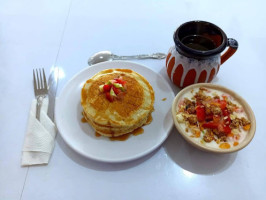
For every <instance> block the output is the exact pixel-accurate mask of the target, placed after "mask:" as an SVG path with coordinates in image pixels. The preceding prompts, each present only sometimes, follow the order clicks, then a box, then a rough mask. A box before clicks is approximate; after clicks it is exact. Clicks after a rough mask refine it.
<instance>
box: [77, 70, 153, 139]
mask: <svg viewBox="0 0 266 200" xmlns="http://www.w3.org/2000/svg"><path fill="white" fill-rule="evenodd" d="M118 77H122V78H123V80H124V81H126V92H125V93H124V95H123V97H122V98H119V99H115V100H114V101H113V102H110V101H109V100H108V99H107V98H106V96H105V93H103V92H101V91H100V90H99V86H100V85H103V84H105V83H107V82H108V81H109V80H113V79H114V78H118ZM153 104H154V91H153V88H152V86H151V85H150V84H149V82H148V81H147V80H146V79H145V78H144V77H143V76H141V75H140V74H138V73H136V72H134V71H132V70H130V69H106V70H103V71H100V72H98V73H97V74H95V75H94V76H93V77H92V78H90V79H89V80H87V82H86V83H85V84H84V86H83V88H82V91H81V105H82V107H83V116H84V117H85V119H86V120H87V122H88V123H89V124H90V125H91V126H92V127H93V128H94V129H95V131H96V132H97V133H99V134H100V135H103V136H107V137H117V136H121V135H124V134H126V133H130V132H132V131H133V130H135V129H137V128H139V127H141V126H143V125H144V124H146V123H147V122H148V121H150V120H148V119H149V117H150V115H151V113H152V111H153V110H154V109H153Z"/></svg>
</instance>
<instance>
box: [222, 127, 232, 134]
mask: <svg viewBox="0 0 266 200" xmlns="http://www.w3.org/2000/svg"><path fill="white" fill-rule="evenodd" d="M223 132H224V133H226V134H230V133H231V128H230V127H229V126H225V127H224V130H223Z"/></svg>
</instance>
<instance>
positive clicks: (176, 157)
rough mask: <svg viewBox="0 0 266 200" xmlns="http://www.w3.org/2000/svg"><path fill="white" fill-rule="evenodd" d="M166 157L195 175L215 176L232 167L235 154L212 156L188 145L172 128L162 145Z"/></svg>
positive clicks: (212, 154)
mask: <svg viewBox="0 0 266 200" xmlns="http://www.w3.org/2000/svg"><path fill="white" fill-rule="evenodd" d="M163 147H164V149H165V151H166V153H167V154H168V156H169V157H170V158H171V159H172V160H173V161H174V162H175V163H176V164H178V165H179V166H180V167H182V168H183V169H185V170H187V171H189V172H192V173H195V174H209V175H213V174H217V173H220V172H222V171H224V170H226V169H227V168H228V167H230V166H231V165H232V163H233V162H234V161H235V159H236V156H237V153H231V154H214V153H208V152H204V151H201V150H198V149H196V148H195V147H193V146H192V145H190V144H188V143H187V142H186V141H185V140H184V139H183V137H182V136H181V135H180V134H179V133H178V132H177V130H176V129H175V128H174V129H173V130H172V132H171V134H170V135H169V137H168V139H167V140H166V141H165V143H164V145H163Z"/></svg>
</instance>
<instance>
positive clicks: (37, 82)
mask: <svg viewBox="0 0 266 200" xmlns="http://www.w3.org/2000/svg"><path fill="white" fill-rule="evenodd" d="M38 71H39V73H38ZM33 85H34V93H35V98H36V99H37V104H36V118H37V119H38V120H39V121H40V111H41V107H42V101H43V99H44V98H45V96H46V95H47V94H48V89H47V82H46V77H45V73H44V69H43V68H42V70H41V69H39V70H38V69H35V70H33Z"/></svg>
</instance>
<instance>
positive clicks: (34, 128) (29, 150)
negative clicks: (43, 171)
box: [21, 98, 56, 166]
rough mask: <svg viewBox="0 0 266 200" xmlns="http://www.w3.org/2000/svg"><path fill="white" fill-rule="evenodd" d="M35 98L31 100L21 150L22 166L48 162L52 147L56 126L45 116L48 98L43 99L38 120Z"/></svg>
mask: <svg viewBox="0 0 266 200" xmlns="http://www.w3.org/2000/svg"><path fill="white" fill-rule="evenodd" d="M36 103H37V101H36V100H33V101H32V104H31V110H30V114H29V120H28V126H27V132H26V135H25V140H24V145H23V150H22V160H21V165H22V166H29V165H39V164H48V162H49V160H50V157H51V154H52V152H53V149H54V143H55V136H56V126H55V124H54V123H53V122H52V121H51V119H50V118H49V117H48V116H47V110H48V98H44V99H43V103H42V107H41V114H40V121H38V120H37V119H36Z"/></svg>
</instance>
